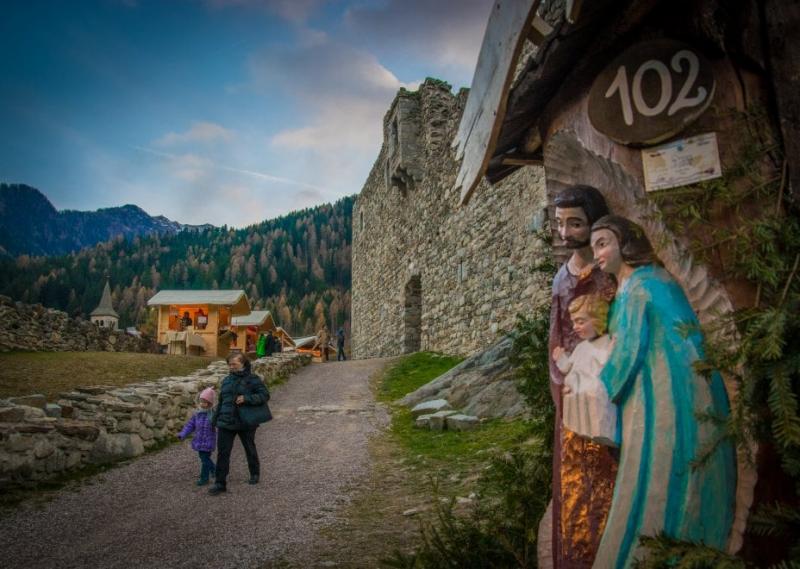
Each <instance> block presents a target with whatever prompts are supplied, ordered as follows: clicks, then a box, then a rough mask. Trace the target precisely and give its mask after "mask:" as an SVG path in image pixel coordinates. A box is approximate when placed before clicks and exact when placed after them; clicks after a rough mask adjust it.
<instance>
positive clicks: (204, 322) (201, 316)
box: [195, 308, 208, 330]
mask: <svg viewBox="0 0 800 569" xmlns="http://www.w3.org/2000/svg"><path fill="white" fill-rule="evenodd" d="M195 324H196V325H197V329H198V330H205V329H206V326H208V316H207V315H206V313H205V312H203V309H202V308H198V309H197V315H196V316H195Z"/></svg>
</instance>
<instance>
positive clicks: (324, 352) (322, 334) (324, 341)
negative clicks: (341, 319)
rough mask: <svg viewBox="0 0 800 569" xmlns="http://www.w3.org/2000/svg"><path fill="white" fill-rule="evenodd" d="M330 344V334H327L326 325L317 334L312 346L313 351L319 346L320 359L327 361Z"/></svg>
mask: <svg viewBox="0 0 800 569" xmlns="http://www.w3.org/2000/svg"><path fill="white" fill-rule="evenodd" d="M330 343H331V334H330V332H328V325H327V324H323V325H322V328H321V329H320V331H319V332H317V341H316V343H315V344H314V349H316V348H317V346H319V349H320V350H321V354H320V355H321V357H322V358H324V359H325V361H326V362H327V361H328V344H330Z"/></svg>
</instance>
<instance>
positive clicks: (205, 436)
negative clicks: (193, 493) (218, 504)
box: [178, 387, 217, 486]
mask: <svg viewBox="0 0 800 569" xmlns="http://www.w3.org/2000/svg"><path fill="white" fill-rule="evenodd" d="M214 399H215V393H214V388H213V387H208V388H206V389H204V390H203V391H202V392H201V393H200V396H199V397H198V398H197V406H198V409H197V411H195V412H194V414H193V415H192V418H191V419H189V421H188V422H187V423H186V424H185V425H184V426H183V429H181V432H180V433H178V438H179V439H180V440H184V439H185V438H186V437H188V436H189V435H191V434H192V433H194V437H193V438H192V449H193V450H195V451H197V455H198V456H199V457H200V477H199V478H198V479H197V485H198V486H205V485H206V484H208V479H209V477H210V476H214V473H215V467H214V461H213V460H211V453H212V452H214V447H215V446H216V444H217V432H216V429H215V428H214V427H213V426H212V424H211V414H212V412H213V411H212V407H214Z"/></svg>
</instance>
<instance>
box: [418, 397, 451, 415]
mask: <svg viewBox="0 0 800 569" xmlns="http://www.w3.org/2000/svg"><path fill="white" fill-rule="evenodd" d="M448 409H452V407H451V406H450V403H448V402H447V399H434V400H432V401H423V402H422V403H418V404H417V405H415V406H414V407H413V408H412V409H411V416H412V417H419V416H420V415H428V414H431V413H436V412H438V411H446V410H448Z"/></svg>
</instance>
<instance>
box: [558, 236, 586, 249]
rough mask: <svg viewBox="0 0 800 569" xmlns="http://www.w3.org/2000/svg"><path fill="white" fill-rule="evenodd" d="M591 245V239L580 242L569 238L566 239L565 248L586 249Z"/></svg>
mask: <svg viewBox="0 0 800 569" xmlns="http://www.w3.org/2000/svg"><path fill="white" fill-rule="evenodd" d="M590 245H591V241H590V240H589V239H585V240H583V241H578V240H577V239H572V238H571V237H568V238H566V239H564V247H566V248H567V249H583V248H584V247H589V246H590Z"/></svg>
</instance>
